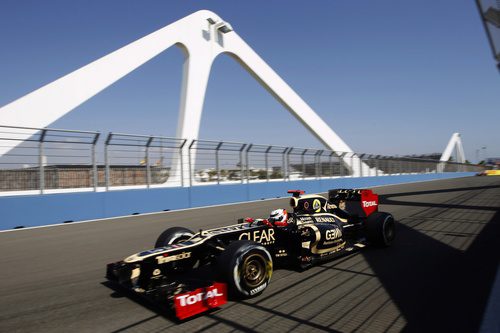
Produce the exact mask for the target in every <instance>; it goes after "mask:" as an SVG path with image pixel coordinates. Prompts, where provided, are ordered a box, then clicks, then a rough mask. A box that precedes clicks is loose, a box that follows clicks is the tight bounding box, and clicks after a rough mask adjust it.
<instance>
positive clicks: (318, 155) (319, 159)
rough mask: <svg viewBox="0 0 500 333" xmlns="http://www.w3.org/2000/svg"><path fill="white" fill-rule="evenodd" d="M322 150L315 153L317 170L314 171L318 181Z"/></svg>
mask: <svg viewBox="0 0 500 333" xmlns="http://www.w3.org/2000/svg"><path fill="white" fill-rule="evenodd" d="M323 152H324V150H320V151H318V152H317V153H316V158H317V160H318V164H317V165H318V169H317V171H316V178H318V179H320V178H321V171H322V170H321V169H322V168H321V155H323Z"/></svg>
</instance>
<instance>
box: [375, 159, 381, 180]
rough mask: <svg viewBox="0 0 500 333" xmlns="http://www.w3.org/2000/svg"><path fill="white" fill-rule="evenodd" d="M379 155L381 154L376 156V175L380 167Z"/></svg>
mask: <svg viewBox="0 0 500 333" xmlns="http://www.w3.org/2000/svg"><path fill="white" fill-rule="evenodd" d="M379 157H380V155H377V156H375V177H378V168H379V163H378V159H379Z"/></svg>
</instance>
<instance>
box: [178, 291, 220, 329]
mask: <svg viewBox="0 0 500 333" xmlns="http://www.w3.org/2000/svg"><path fill="white" fill-rule="evenodd" d="M226 303H227V286H226V284H225V283H220V282H215V283H214V284H212V285H211V286H208V287H206V288H198V289H196V290H193V291H190V292H187V293H184V294H179V295H176V296H175V299H174V307H175V315H176V316H177V318H179V319H180V320H183V319H186V318H189V317H192V316H194V315H197V314H199V313H202V312H205V311H208V310H210V309H213V308H217V307H219V306H221V305H224V304H226Z"/></svg>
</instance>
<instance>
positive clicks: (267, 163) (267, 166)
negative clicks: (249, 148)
mask: <svg viewBox="0 0 500 333" xmlns="http://www.w3.org/2000/svg"><path fill="white" fill-rule="evenodd" d="M272 147H273V146H269V147H267V149H266V153H265V160H266V180H267V181H268V182H269V156H268V154H269V151H270V150H271V148H272Z"/></svg>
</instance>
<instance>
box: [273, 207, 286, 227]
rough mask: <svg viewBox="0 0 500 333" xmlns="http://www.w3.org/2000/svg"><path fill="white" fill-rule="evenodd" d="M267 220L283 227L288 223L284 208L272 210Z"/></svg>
mask: <svg viewBox="0 0 500 333" xmlns="http://www.w3.org/2000/svg"><path fill="white" fill-rule="evenodd" d="M269 220H270V221H271V222H272V223H274V225H277V226H280V227H285V226H287V225H288V213H287V212H286V209H276V210H273V211H272V212H271V216H270V217H269Z"/></svg>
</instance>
